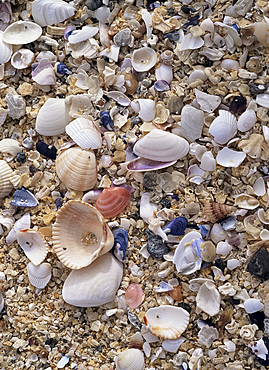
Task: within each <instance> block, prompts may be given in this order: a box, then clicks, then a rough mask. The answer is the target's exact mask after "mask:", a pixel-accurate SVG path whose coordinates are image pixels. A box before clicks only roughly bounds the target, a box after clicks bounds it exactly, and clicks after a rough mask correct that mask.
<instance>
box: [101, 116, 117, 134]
mask: <svg viewBox="0 0 269 370" xmlns="http://www.w3.org/2000/svg"><path fill="white" fill-rule="evenodd" d="M100 120H101V123H102V125H103V126H104V127H105V128H106V129H107V130H110V131H111V130H113V128H114V122H113V121H112V119H111V117H110V114H109V112H108V111H104V112H100Z"/></svg>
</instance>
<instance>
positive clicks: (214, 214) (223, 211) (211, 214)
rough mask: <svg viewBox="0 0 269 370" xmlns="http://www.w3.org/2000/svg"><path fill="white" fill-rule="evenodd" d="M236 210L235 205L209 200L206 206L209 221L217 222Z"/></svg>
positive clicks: (206, 215)
mask: <svg viewBox="0 0 269 370" xmlns="http://www.w3.org/2000/svg"><path fill="white" fill-rule="evenodd" d="M235 211H236V208H235V207H232V206H227V205H226V204H222V203H216V202H208V203H206V205H205V206H204V215H205V217H206V218H207V219H208V221H210V222H213V223H216V222H217V221H219V220H221V219H222V218H224V217H225V216H226V215H228V214H231V213H233V212H235Z"/></svg>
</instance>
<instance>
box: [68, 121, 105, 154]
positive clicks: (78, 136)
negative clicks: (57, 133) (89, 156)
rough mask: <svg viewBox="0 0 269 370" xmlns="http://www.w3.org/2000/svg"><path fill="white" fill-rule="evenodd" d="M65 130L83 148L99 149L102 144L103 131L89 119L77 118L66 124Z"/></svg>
mask: <svg viewBox="0 0 269 370" xmlns="http://www.w3.org/2000/svg"><path fill="white" fill-rule="evenodd" d="M65 131H66V133H67V134H68V135H69V136H70V137H71V138H72V140H74V142H75V143H76V144H77V145H79V146H80V147H81V148H82V149H99V148H101V146H102V136H101V133H100V132H99V131H98V130H97V128H96V126H95V125H94V123H93V122H92V121H90V120H89V119H86V118H77V119H75V120H74V121H72V122H70V123H69V124H68V125H67V126H66V128H65Z"/></svg>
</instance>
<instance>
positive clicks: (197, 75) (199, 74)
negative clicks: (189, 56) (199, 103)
mask: <svg viewBox="0 0 269 370" xmlns="http://www.w3.org/2000/svg"><path fill="white" fill-rule="evenodd" d="M206 79H207V76H206V74H205V72H204V71H203V70H201V69H196V70H194V71H193V72H192V73H191V74H190V76H189V79H188V82H189V83H191V82H194V81H197V80H201V81H205V80H206Z"/></svg>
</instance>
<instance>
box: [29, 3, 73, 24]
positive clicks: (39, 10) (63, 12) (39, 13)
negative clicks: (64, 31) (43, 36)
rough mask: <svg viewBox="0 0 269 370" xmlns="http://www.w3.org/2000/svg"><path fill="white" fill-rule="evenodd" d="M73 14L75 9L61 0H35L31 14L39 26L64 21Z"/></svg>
mask: <svg viewBox="0 0 269 370" xmlns="http://www.w3.org/2000/svg"><path fill="white" fill-rule="evenodd" d="M74 14H75V9H74V8H73V7H72V6H71V5H69V4H67V3H66V2H65V1H62V0H35V1H34V2H33V4H32V16H33V18H34V21H35V22H36V23H38V24H39V25H40V26H41V27H45V26H49V25H52V24H57V23H60V22H63V21H65V20H66V19H67V18H70V17H72V16H73V15H74Z"/></svg>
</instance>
